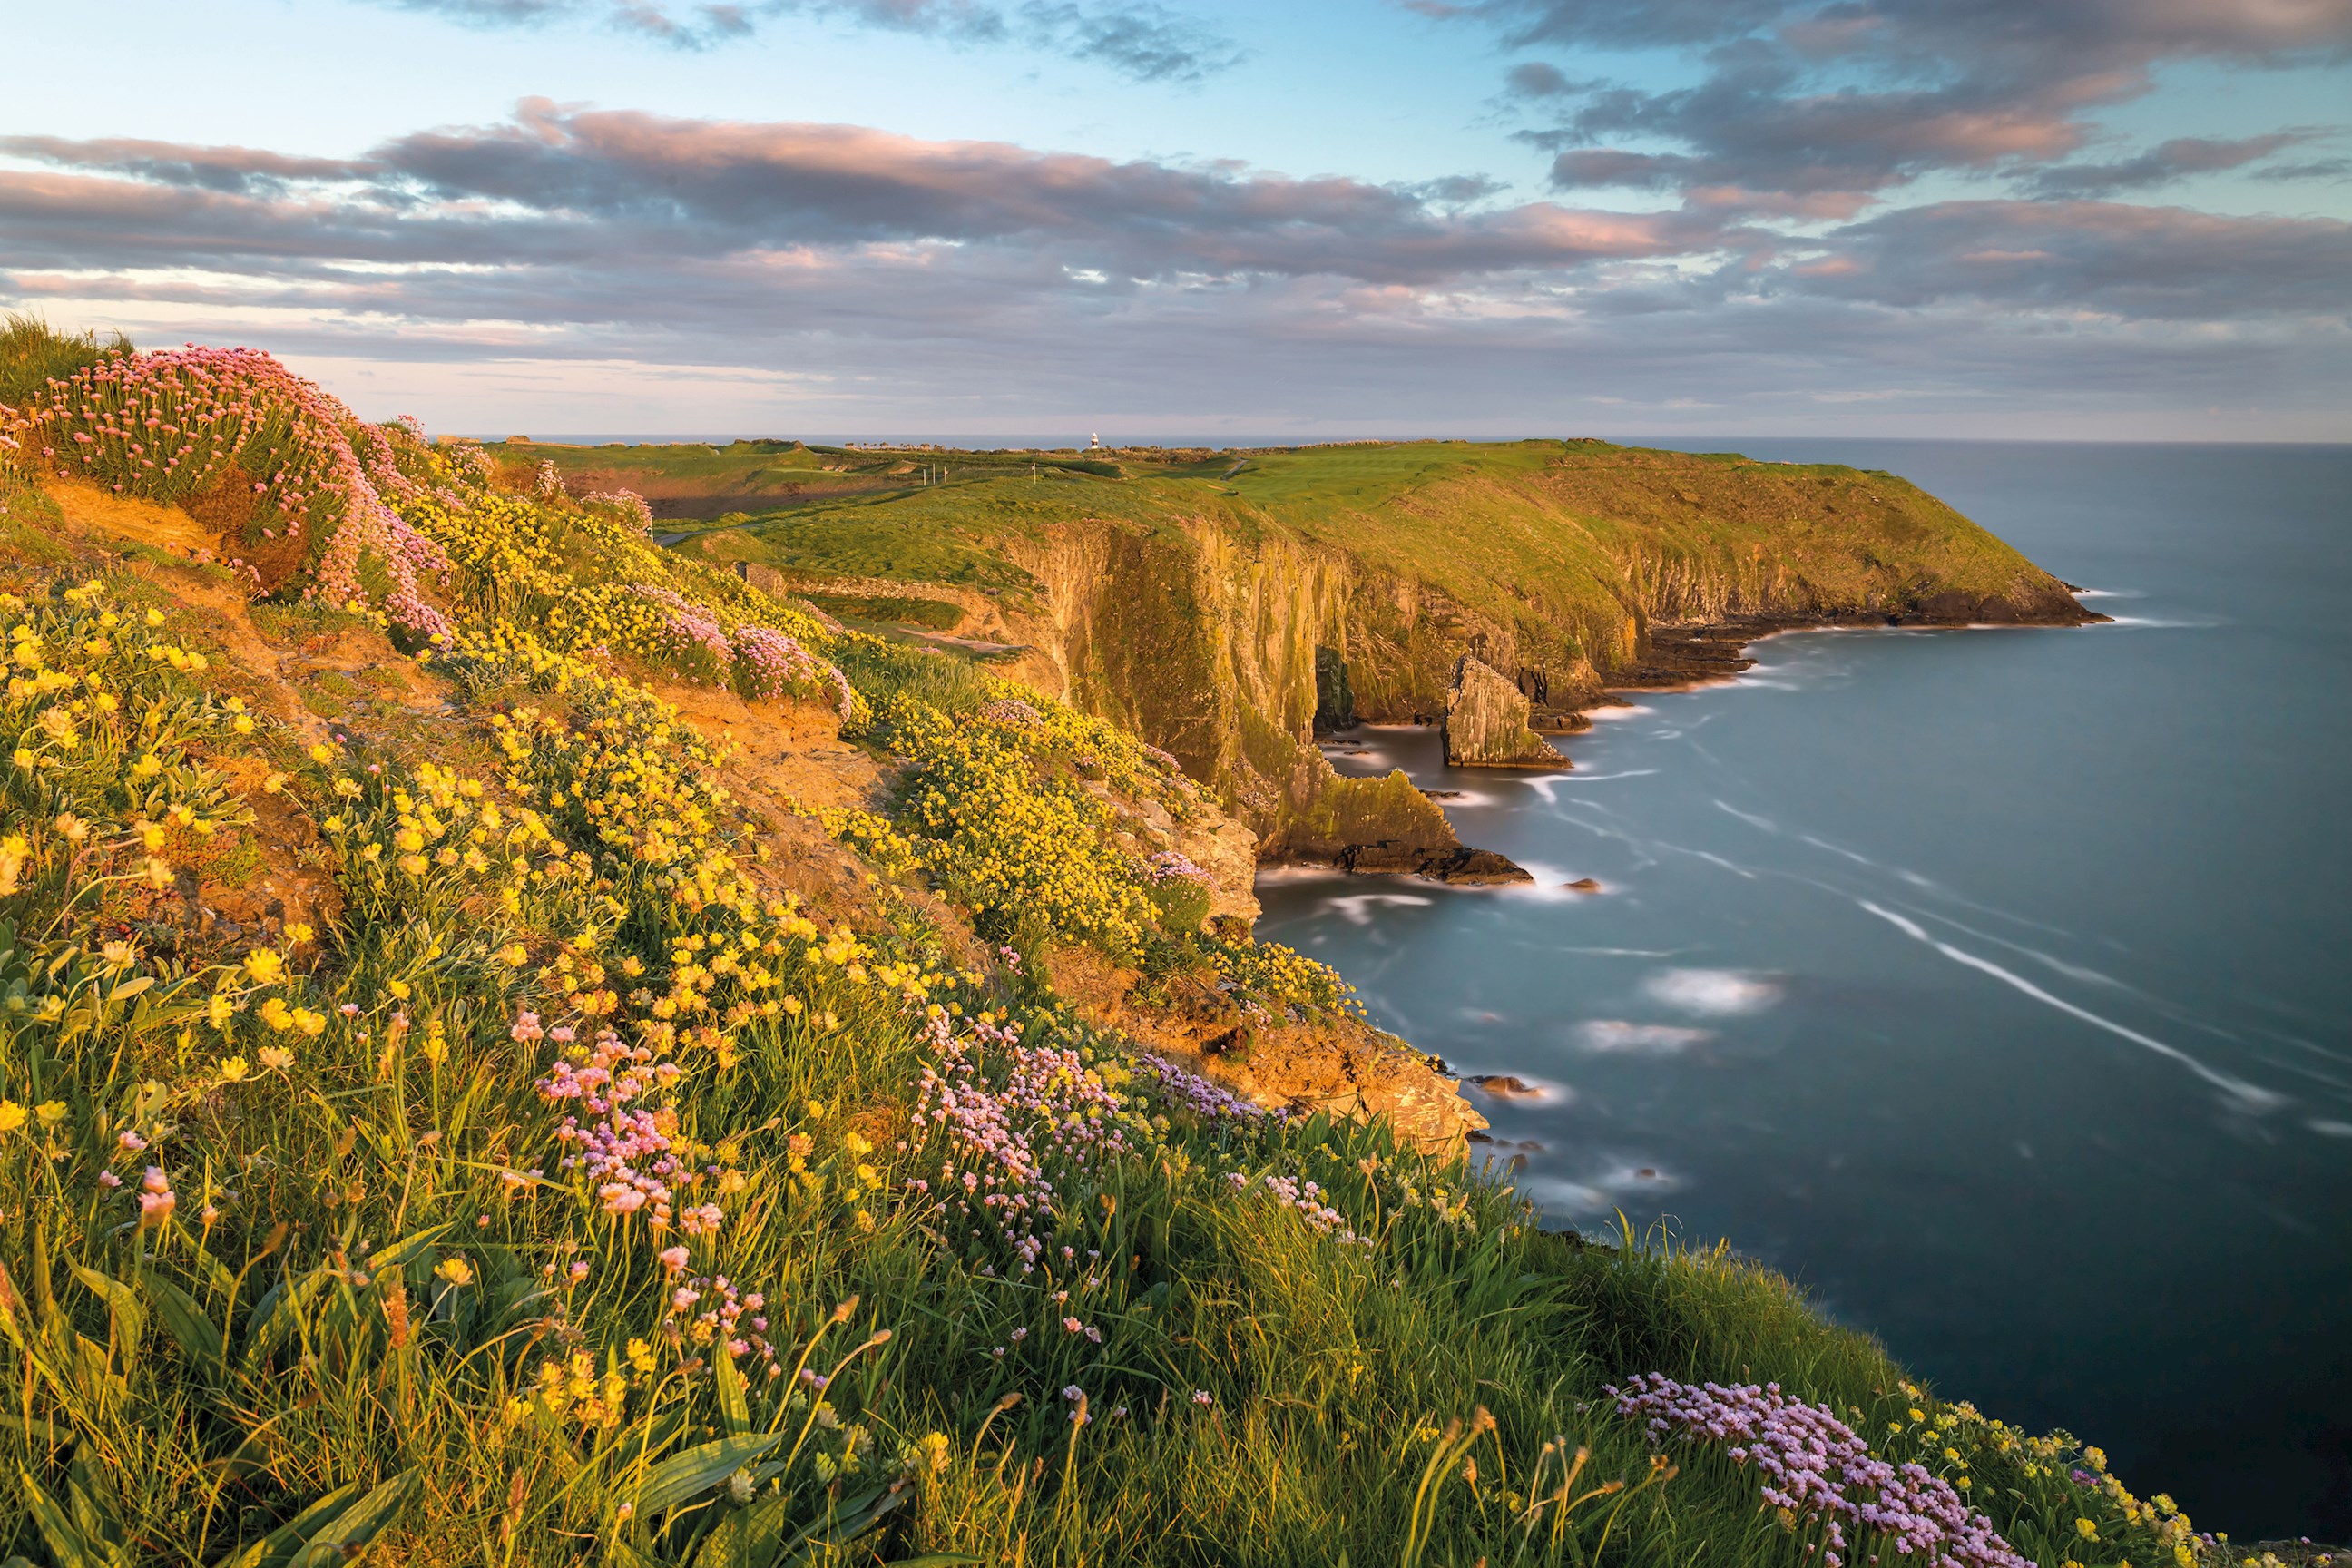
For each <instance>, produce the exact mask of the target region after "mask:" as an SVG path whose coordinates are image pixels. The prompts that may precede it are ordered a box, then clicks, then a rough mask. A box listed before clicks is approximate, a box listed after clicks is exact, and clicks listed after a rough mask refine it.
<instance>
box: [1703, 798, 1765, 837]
mask: <svg viewBox="0 0 2352 1568" xmlns="http://www.w3.org/2000/svg"><path fill="white" fill-rule="evenodd" d="M1715 808H1716V810H1717V811H1727V812H1729V813H1730V814H1731V815H1732V816H1736V817H1738V818H1739V820H1740V821H1742V822H1744V823H1746V824H1748V826H1750V827H1754V828H1759V829H1761V830H1762V831H1763V832H1766V833H1778V832H1780V824H1778V823H1776V822H1774V821H1773V820H1772V819H1771V818H1770V817H1769V816H1757V815H1756V814H1755V813H1754V812H1752V811H1742V810H1740V809H1739V808H1738V806H1736V805H1732V804H1731V803H1730V802H1729V801H1726V800H1718V801H1717V802H1716V803H1715Z"/></svg>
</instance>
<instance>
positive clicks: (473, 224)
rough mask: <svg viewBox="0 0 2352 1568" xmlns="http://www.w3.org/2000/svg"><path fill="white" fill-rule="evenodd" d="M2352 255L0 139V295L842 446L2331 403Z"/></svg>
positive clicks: (2065, 223)
mask: <svg viewBox="0 0 2352 1568" xmlns="http://www.w3.org/2000/svg"><path fill="white" fill-rule="evenodd" d="M1580 151H1581V152H1582V153H1586V154H1598V153H1602V152H1604V151H1605V150H1603V149H1584V150H1580ZM1682 155H1684V156H1687V155H1688V154H1682ZM1602 172H1603V171H1600V170H1598V169H1595V170H1593V171H1591V173H1592V174H1594V175H1595V176H1596V177H1597V176H1598V174H1601V173H1602ZM1622 173H1623V174H1626V175H1627V176H1629V177H1630V176H1631V175H1633V174H1639V173H1641V171H1640V170H1639V169H1638V167H1629V168H1627V169H1626V170H1625V171H1622ZM2347 234H2352V227H2347V226H2346V225H2344V224H2341V223H2336V222H2332V221H2327V220H2318V219H2310V220H2294V221H2288V220H2276V219H2260V218H2238V217H2222V216H2211V215H2205V214H2198V213H2193V212H2189V211H2186V210H2184V209H2179V208H2158V207H2143V206H2135V205H2129V204H2125V203H2117V202H2096V201H2057V200H2040V201H2028V200H2018V201H1999V202H1974V203H1946V204H1938V205H1932V206H1921V207H1917V208H1914V209H1909V210H1904V211H1895V212H1881V213H1878V214H1875V215H1874V216H1869V217H1867V218H1863V219H1859V220H1854V221H1846V220H1844V219H1843V218H1839V217H1836V216H1832V217H1831V218H1830V219H1829V220H1828V221H1827V223H1826V225H1824V224H1822V223H1816V224H1813V225H1811V226H1808V229H1807V232H1805V233H1803V234H1801V235H1794V234H1784V233H1780V232H1776V231H1775V230H1773V229H1771V228H1769V227H1768V226H1760V225H1759V224H1758V223H1757V222H1756V221H1755V220H1754V217H1753V215H1752V213H1750V212H1749V211H1748V210H1746V209H1736V208H1717V207H1710V206H1708V205H1706V204H1705V203H1704V202H1700V201H1694V202H1692V203H1689V204H1686V205H1685V206H1683V207H1681V208H1678V209H1675V210H1670V211H1664V212H1636V213H1623V212H1612V211H1607V210H1602V209H1597V208H1593V207H1589V206H1583V205H1573V204H1570V203H1566V202H1561V201H1526V202H1517V203H1511V202H1508V201H1507V200H1505V199H1503V193H1502V192H1500V191H1499V190H1498V189H1497V188H1496V186H1495V185H1494V184H1493V183H1492V182H1490V181H1487V180H1485V179H1484V178H1483V177H1482V176H1478V175H1475V174H1465V175H1460V176H1455V177H1453V178H1449V179H1441V180H1435V181H1430V182H1425V183H1421V184H1411V185H1403V184H1379V183H1373V182H1370V181H1363V180H1356V179H1349V178H1344V177H1320V178H1295V177H1291V176H1287V175H1284V174H1272V173H1266V172H1263V171H1256V170H1252V169H1248V168H1246V167H1244V166H1241V165H1237V164H1232V163H1170V162H1164V161H1150V160H1128V161H1123V162H1122V161H1117V160H1110V159H1104V158H1097V157H1089V156H1083V155H1077V154H1071V153H1054V152H1041V151H1037V150H1034V149H1029V148H1024V147H1020V146H1015V145H1012V144H1008V143H1003V142H940V141H927V140H922V139H918V138H912V137H907V136H901V135H897V134H893V133H891V132H884V131H879V130H874V129H871V128H866V127H860V126H852V125H830V124H807V123H797V122H780V123H757V122H744V121H709V120H693V119H678V118H670V117H663V116H659V115H653V114H647V113H640V112H634V111H627V110H594V109H586V108H581V107H578V106H564V105H558V104H554V103H551V102H547V101H545V100H530V101H527V102H525V103H524V104H522V105H521V106H520V107H519V109H518V110H517V111H516V112H515V114H514V116H513V117H512V118H511V119H510V120H509V121H504V122H501V123H498V124H493V125H488V126H470V127H449V128H441V129H437V130H432V131H425V132H416V133H414V134H410V135H404V136H400V137H395V138H394V139H391V140H389V141H387V142H383V143H382V144H380V145H378V146H376V147H373V148H372V149H369V150H367V151H366V152H364V153H360V154H358V155H355V156H350V157H333V156H312V155H305V154H298V153H278V152H270V151H261V150H255V149H249V148H234V147H206V146H194V145H180V144H174V143H165V142H142V141H130V140H119V139H116V140H91V141H74V140H67V139H60V138H37V137H18V138H13V139H8V140H5V141H0V303H6V304H11V305H16V306H25V305H34V306H41V307H44V308H49V309H52V310H64V311H68V312H71V313H73V314H75V315H78V316H79V318H80V319H84V320H89V321H93V322H97V323H112V322H121V323H122V324H124V325H127V326H129V327H131V329H132V330H133V331H135V332H138V333H140V334H141V335H142V336H149V337H156V338H161V339H163V341H177V340H178V339H179V338H181V337H184V336H199V335H201V336H206V337H213V338H226V339H229V340H231V341H243V342H259V343H263V344H265V345H267V346H273V347H280V348H286V349H289V350H293V351H297V352H299V353H310V354H315V355H323V356H328V357H330V358H333V359H336V360H337V361H338V362H339V363H341V362H344V361H348V360H352V359H355V358H358V357H372V358H373V360H374V361H376V362H378V363H396V362H415V363H425V362H446V363H467V364H472V365H478V366H479V365H488V366H498V365H501V364H533V363H535V364H551V363H553V364H560V363H573V362H576V363H581V364H583V365H590V364H593V365H597V366H604V365H608V364H610V363H615V362H622V361H626V362H631V363H636V364H639V365H641V366H646V367H658V366H694V367H699V368H698V374H699V372H700V370H707V369H709V367H711V366H723V365H735V366H740V367H744V370H743V376H742V378H740V380H741V384H744V385H755V386H760V387H771V388H772V387H776V386H783V385H787V384H789V386H791V387H792V388H793V389H795V390H793V393H792V395H793V397H814V396H820V395H821V396H822V397H824V399H826V400H827V401H826V402H825V403H824V406H825V407H826V408H828V409H831V410H834V411H835V412H834V413H833V415H832V416H831V418H832V419H833V421H834V423H833V425H832V427H833V428H836V429H843V428H849V427H853V426H852V422H853V421H855V420H856V418H857V412H856V411H858V410H866V409H885V408H887V409H891V410H896V411H898V412H897V413H894V414H892V415H891V416H889V417H890V418H891V419H892V420H894V421H897V423H884V421H883V418H882V416H879V415H876V416H872V417H870V418H869V419H867V420H866V427H869V428H905V427H907V426H906V424H905V421H907V420H908V419H910V418H912V419H919V420H922V421H925V422H927V423H928V424H929V427H931V428H934V429H937V428H948V429H961V430H982V431H985V430H1003V429H1020V428H1024V427H1025V426H1022V425H1020V424H1018V423H1016V422H1015V421H1017V420H1019V419H1028V418H1039V417H1045V415H1044V414H1041V413H1040V411H1041V410H1044V411H1052V410H1072V409H1075V410H1094V411H1105V410H1108V411H1116V410H1118V409H1120V408H1126V407H1135V406H1139V405H1149V406H1150V407H1151V408H1153V409H1155V410H1158V411H1159V412H1160V424H1159V426H1158V428H1160V429H1161V430H1169V429H1171V428H1181V427H1182V426H1171V424H1170V423H1169V421H1170V420H1173V419H1181V418H1182V417H1183V415H1182V412H1181V411H1183V410H1186V409H1191V410H1196V411H1202V412H1201V413H1199V414H1198V415H1197V416H1196V417H1197V419H1198V421H1199V422H1198V423H1196V424H1193V425H1192V426H1191V427H1192V429H1195V430H1200V429H1203V428H1207V429H1215V428H1223V427H1230V425H1231V422H1234V421H1247V422H1249V426H1248V427H1249V428H1251V429H1254V430H1255V431H1256V432H1258V433H1264V432H1265V431H1266V430H1267V429H1269V428H1274V429H1278V430H1298V429H1302V428H1310V429H1311V428H1314V427H1316V426H1315V424H1314V422H1315V421H1318V420H1321V419H1324V418H1326V417H1328V416H1332V415H1333V414H1334V412H1335V411H1344V412H1345V413H1346V414H1347V415H1348V416H1351V417H1354V418H1357V419H1361V420H1367V421H1370V420H1374V419H1392V420H1399V421H1407V422H1411V421H1416V420H1417V421H1418V422H1419V424H1420V427H1423V428H1428V427H1431V426H1433V425H1434V426H1440V427H1451V428H1457V429H1458V428H1481V427H1483V428H1493V427H1494V426H1493V423H1488V424H1486V425H1484V426H1474V425H1473V423H1472V422H1473V421H1485V422H1499V423H1500V424H1501V426H1503V427H1505V428H1507V429H1513V430H1516V429H1521V428H1532V429H1538V430H1541V429H1559V428H1563V427H1565V428H1570V429H1574V428H1579V427H1583V426H1585V422H1586V420H1587V419H1588V418H1589V416H1590V413H1591V410H1592V409H1593V408H1595V407H1598V406H1601V405H1598V404H1596V403H1594V402H1592V401H1591V400H1592V399H1596V398H1610V399H1616V400H1621V401H1619V402H1616V403H1612V405H1609V406H1612V407H1616V408H1621V409H1625V408H1632V409H1640V410H1644V411H1646V412H1645V413H1644V414H1643V417H1644V418H1647V419H1651V420H1652V421H1653V424H1652V426H1651V427H1655V423H1656V422H1657V421H1660V420H1672V419H1688V420H1693V421H1706V422H1710V423H1712V424H1714V425H1716V426H1717V427H1722V426H1723V425H1724V424H1725V423H1726V422H1736V421H1737V420H1738V418H1740V417H1743V416H1748V415H1752V416H1754V417H1759V418H1768V419H1769V421H1770V422H1771V423H1773V424H1774V425H1776V426H1780V427H1784V428H1785V427H1787V426H1788V425H1789V423H1790V420H1791V419H1792V418H1801V417H1802V415H1801V410H1802V409H1804V408H1806V407H1809V406H1820V407H1822V408H1828V407H1830V406H1831V405H1826V404H1822V403H1820V402H1819V399H1821V398H1823V397H1826V396H1831V395H1835V396H1840V397H1848V398H1853V397H1867V398H1869V399H1871V400H1872V406H1873V407H1874V409H1875V408H1879V407H1885V408H1889V409H1892V410H1895V411H1896V414H1900V413H1902V412H1904V411H1908V412H1909V413H1910V414H1912V415H1914V416H1916V414H1917V413H1918V412H1919V411H1920V410H1923V409H1936V410H1939V411H1940V412H1939V414H1938V419H1939V421H1940V425H1939V427H1942V428H1946V429H1955V428H1958V427H1960V426H1955V425H1954V424H1953V421H1954V419H1955V418H1956V417H1958V416H1964V415H1967V414H1968V413H1969V411H1970V410H1985V411H1987V416H1988V417H1990V416H1995V415H1997V414H2000V413H2003V412H2005V411H2010V410H2015V409H2021V408H2028V407H2030V408H2032V409H2034V410H2037V411H2038V412H2037V414H2036V415H2035V418H2036V420H2037V425H2036V428H2041V429H2046V428H2049V427H2050V421H2051V420H2052V419H2053V418H2054V417H2058V416H2061V415H2063V414H2064V413H2065V411H2067V410H2070V409H2071V410H2076V411H2078V412H2079V413H2080V416H2082V417H2084V418H2124V417H2128V416H2131V415H2132V414H2133V412H2134V411H2137V410H2144V409H2147V408H2150V407H2157V406H2170V405H2176V404H2183V403H2184V400H2194V402H2195V404H2196V405H2200V406H2201V405H2204V404H2207V403H2214V402H2221V401H2224V400H2230V401H2240V402H2243V401H2252V400H2253V399H2255V398H2257V397H2259V398H2260V399H2261V400H2263V401H2264V402H2266V403H2268V404H2271V405H2279V404H2282V403H2284V404H2290V405H2295V406H2298V407H2305V408H2310V409H2316V410H2325V409H2328V408H2335V409H2337V410H2339V411H2340V410H2341V408H2342V406H2343V405H2344V402H2345V387H2344V381H2345V376H2344V371H2343V366H2344V365H2345V364H2346V363H2352V354H2347V352H2346V351H2347V348H2352V342H2347V339H2352V332H2347V328H2346V324H2345V310H2344V302H2343V299H2342V290H2341V288H2340V283H2339V282H2338V281H2337V280H2338V279H2341V278H2342V277H2343V276H2346V275H2347V273H2352V245H2347ZM501 374H503V373H501ZM646 374H648V375H650V374H652V372H651V370H648V371H647V372H646ZM542 379H543V380H545V381H546V382H547V383H549V384H554V383H558V382H561V381H562V377H560V376H557V375H553V374H549V375H547V376H545V377H543V378H542ZM593 379H594V380H596V381H597V383H598V384H599V385H603V384H606V383H608V382H609V383H610V384H612V385H614V386H619V385H622V384H631V385H642V384H644V383H643V382H641V381H640V382H628V381H626V379H625V378H623V379H620V380H615V379H614V378H612V377H609V376H607V374H606V373H605V372H604V371H603V370H601V369H600V370H599V371H597V373H596V375H595V377H594V378H593ZM500 384H505V383H500ZM670 384H671V383H669V382H667V381H664V382H662V383H661V386H663V387H667V386H669V385H670ZM730 384H733V383H730ZM813 389H814V390H813ZM647 395H659V396H665V397H667V396H670V395H672V394H671V393H670V392H668V391H660V392H658V393H657V394H647ZM761 395H767V394H761ZM775 395H779V396H782V395H783V394H782V393H777V394H775ZM578 396H579V397H581V398H583V399H590V398H593V397H601V396H604V394H603V393H598V392H592V391H591V390H589V389H585V388H583V390H582V391H580V392H579V394H578ZM614 396H617V394H614ZM1839 406H1843V407H1849V408H1850V407H1851V406H1853V405H1839ZM908 409H917V410H919V411H920V412H919V413H915V414H911V415H910V414H908V413H907V412H905V411H906V410H908ZM1678 411H1688V412H1678ZM1792 411H1797V412H1792ZM1956 411H1957V412H1956ZM1896 414H1890V415H1889V417H1895V416H1896ZM1823 417H1824V418H1827V417H1829V416H1828V415H1824V416H1823ZM2313 417H2321V416H2320V415H2314V416H2313ZM607 420H608V422H607V423H605V424H604V427H606V428H614V427H624V428H625V427H632V426H634V427H638V428H643V427H646V425H647V423H648V421H647V419H646V417H645V416H636V417H632V416H629V415H628V414H627V412H626V410H625V408H617V407H616V408H615V409H614V411H613V412H612V413H611V414H609V415H608V416H607ZM1221 421H1222V422H1224V423H1223V424H1220V423H1219V422H1221ZM490 422H491V423H496V422H497V421H496V420H491V421H490ZM571 427H572V428H583V427H589V426H581V425H578V424H574V425H572V426H571ZM1088 427H1092V426H1088Z"/></svg>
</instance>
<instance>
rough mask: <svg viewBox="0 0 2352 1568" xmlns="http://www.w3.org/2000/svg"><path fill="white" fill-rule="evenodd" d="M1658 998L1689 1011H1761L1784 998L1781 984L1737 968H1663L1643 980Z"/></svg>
mask: <svg viewBox="0 0 2352 1568" xmlns="http://www.w3.org/2000/svg"><path fill="white" fill-rule="evenodd" d="M1642 989H1643V990H1644V991H1646V992H1648V993H1649V994H1650V995H1651V996H1652V997H1653V998H1654V999H1656V1000H1657V1001H1660V1002H1663V1003H1664V1004H1665V1005H1667V1006H1669V1007H1674V1008H1677V1009H1679V1010H1681V1011H1683V1012H1685V1013H1698V1014H1704V1015H1714V1016H1728V1015H1730V1014H1734V1013H1760V1012H1762V1011H1763V1010H1764V1009H1765V1008H1767V1007H1769V1006H1770V1005H1772V1004H1773V1003H1775V1002H1777V1001H1779V1000H1780V986H1779V985H1777V984H1773V983H1772V982H1771V981H1769V980H1767V979H1765V978H1764V977H1763V976H1761V975H1757V974H1749V973H1744V972H1743V971H1740V970H1737V969H1661V970H1660V971H1658V972H1657V973H1655V974H1653V975H1651V976H1650V977H1649V978H1648V979H1646V980H1644V981H1643V982H1642Z"/></svg>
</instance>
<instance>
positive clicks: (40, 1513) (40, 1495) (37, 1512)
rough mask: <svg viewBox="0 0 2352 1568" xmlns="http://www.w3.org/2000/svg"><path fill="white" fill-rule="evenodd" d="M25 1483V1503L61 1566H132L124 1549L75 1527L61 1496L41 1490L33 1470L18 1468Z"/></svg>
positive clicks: (72, 1567)
mask: <svg viewBox="0 0 2352 1568" xmlns="http://www.w3.org/2000/svg"><path fill="white" fill-rule="evenodd" d="M16 1474H17V1476H18V1477H19V1478H20V1479H22V1480H23V1482H24V1484H25V1503H26V1508H27V1509H28V1510H30V1511H31V1513H32V1516H33V1524H34V1527H35V1528H36V1529H37V1530H38V1531H40V1532H41V1542H42V1543H43V1544H44V1545H46V1546H47V1547H48V1549H49V1555H50V1556H52V1557H54V1558H56V1559H57V1562H58V1568H131V1559H130V1558H129V1557H127V1556H125V1555H124V1554H123V1552H122V1549H121V1547H119V1546H116V1545H114V1544H113V1543H112V1542H105V1541H91V1540H90V1539H89V1537H87V1536H85V1535H84V1534H83V1533H82V1532H81V1531H79V1530H77V1529H75V1528H74V1523H73V1521H72V1520H70V1519H68V1518H67V1517H66V1510H64V1509H61V1508H59V1507H58V1500H57V1499H55V1498H53V1497H51V1496H50V1495H49V1494H48V1493H47V1492H45V1491H43V1490H42V1489H41V1483H40V1482H38V1481H37V1480H35V1479H33V1476H32V1472H31V1471H29V1470H18V1471H17V1472H16Z"/></svg>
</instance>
